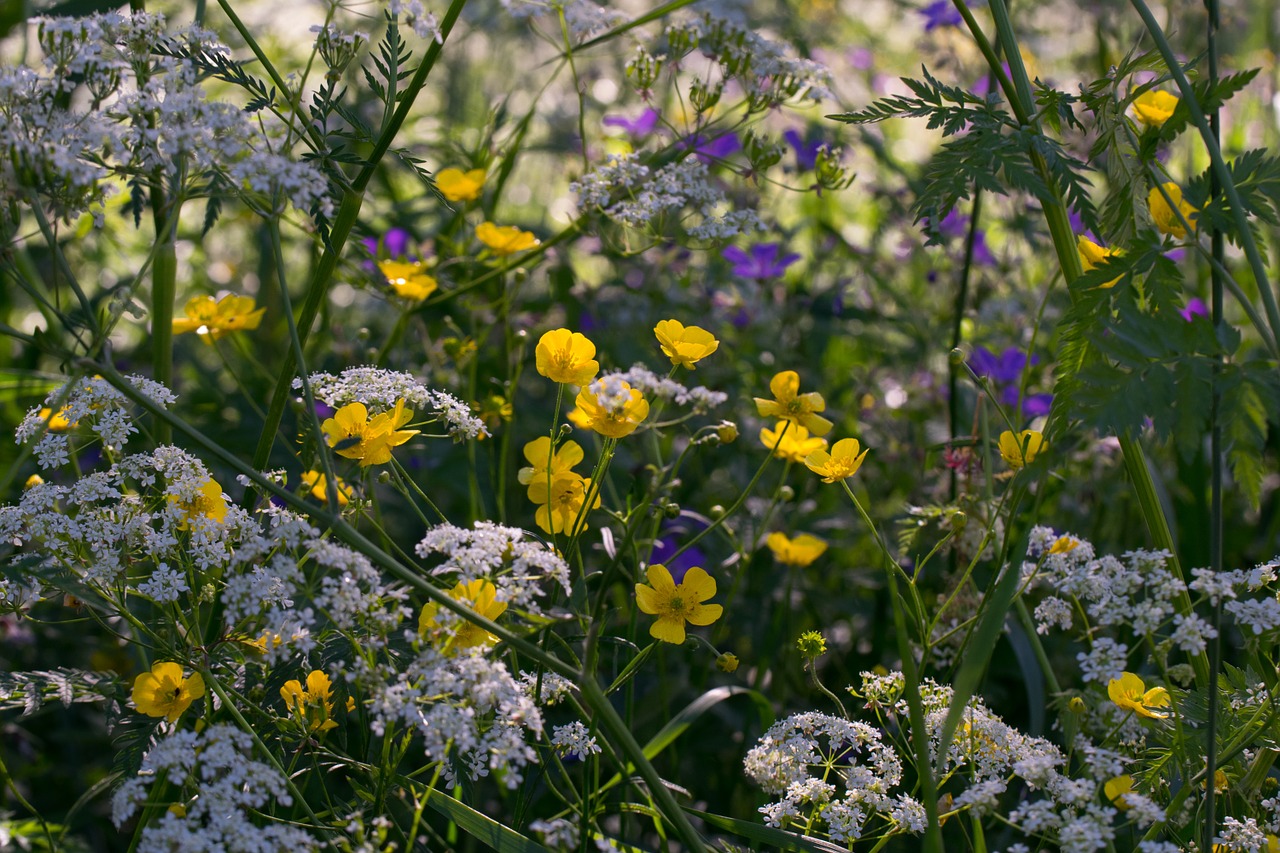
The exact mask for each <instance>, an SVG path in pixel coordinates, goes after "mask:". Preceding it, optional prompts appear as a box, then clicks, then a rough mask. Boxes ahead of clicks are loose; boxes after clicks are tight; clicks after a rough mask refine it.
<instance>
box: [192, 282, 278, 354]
mask: <svg viewBox="0 0 1280 853" xmlns="http://www.w3.org/2000/svg"><path fill="white" fill-rule="evenodd" d="M254 304H255V303H254V301H253V297H252V296H236V295H235V294H233V293H229V294H227V295H226V296H224V297H222V298H221V299H218V300H215V299H214V298H213V297H212V296H193V297H191V298H190V299H188V300H187V304H186V307H185V308H184V309H183V310H184V311H185V312H186V316H185V317H175V318H174V320H173V333H174V334H175V335H181V334H183V333H185V332H195V333H196V334H197V335H200V336H201V337H202V338H203V339H204V342H205V343H206V344H210V345H212V344H213V342H214V341H216V340H217V339H218V338H220V337H222V336H223V335H225V334H226V333H227V332H238V331H240V330H241V329H256V328H258V324H259V323H261V322H262V315H263V314H264V313H266V310H267V309H266V308H259V309H257V310H256V311H255V310H254V307H253V306H254Z"/></svg>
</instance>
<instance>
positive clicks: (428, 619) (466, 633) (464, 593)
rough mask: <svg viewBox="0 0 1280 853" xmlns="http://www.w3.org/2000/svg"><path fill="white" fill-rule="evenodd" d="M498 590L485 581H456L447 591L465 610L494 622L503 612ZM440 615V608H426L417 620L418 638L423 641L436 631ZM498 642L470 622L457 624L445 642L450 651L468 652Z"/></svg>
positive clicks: (481, 579) (503, 607) (433, 604)
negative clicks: (463, 605) (466, 650)
mask: <svg viewBox="0 0 1280 853" xmlns="http://www.w3.org/2000/svg"><path fill="white" fill-rule="evenodd" d="M497 594H498V588H497V587H495V586H494V585H493V584H492V583H490V582H489V581H488V580H486V579H485V578H476V579H475V580H473V581H459V582H458V583H457V584H456V585H455V586H454V587H453V589H451V590H449V597H450V598H452V599H453V600H454V601H456V602H458V603H459V604H465V605H466V606H467V608H468V609H470V610H472V611H474V612H475V613H477V614H479V615H480V616H483V617H484V618H486V619H488V620H489V621H490V622H496V621H497V620H498V617H499V616H501V615H502V614H503V613H505V612H506V611H507V603H506V602H505V601H498V600H497ZM439 615H440V605H438V604H435V603H434V602H433V603H431V604H427V605H425V606H424V607H423V608H422V614H421V615H420V616H419V617H418V635H419V636H421V637H426V636H427V635H428V634H431V633H432V632H433V629H434V628H435V627H436V617H437V616H439ZM496 642H498V638H497V637H496V636H494V635H493V634H490V633H489V632H488V631H486V630H485V629H484V628H481V627H480V626H479V625H476V624H475V623H473V622H467V621H460V622H459V623H458V625H457V627H456V628H454V630H453V634H452V635H451V636H450V637H449V638H448V639H447V640H446V641H445V645H446V646H447V647H448V648H450V649H454V650H456V649H470V648H474V647H476V646H491V645H493V644H494V643H496Z"/></svg>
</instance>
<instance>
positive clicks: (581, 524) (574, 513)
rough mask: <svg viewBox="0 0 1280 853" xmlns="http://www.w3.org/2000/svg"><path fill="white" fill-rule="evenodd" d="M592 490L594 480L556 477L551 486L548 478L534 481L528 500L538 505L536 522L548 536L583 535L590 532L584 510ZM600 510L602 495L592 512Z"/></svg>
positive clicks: (569, 473)
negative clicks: (598, 508)
mask: <svg viewBox="0 0 1280 853" xmlns="http://www.w3.org/2000/svg"><path fill="white" fill-rule="evenodd" d="M590 490H591V479H590V478H589V477H583V476H581V475H579V474H575V473H573V472H572V471H564V472H561V473H559V474H555V475H554V476H552V477H551V480H550V482H548V481H547V478H546V477H534V478H533V480H532V481H531V482H530V483H529V500H531V501H533V502H534V503H535V504H537V505H538V511H537V512H536V513H534V516H533V520H534V522H535V523H537V525H538V527H539V528H540V529H541V530H543V531H544V532H546V533H552V534H556V533H568V534H569V535H570V536H574V535H577V534H578V533H581V532H582V531H583V530H586V528H587V513H586V512H583V511H582V509H583V506H585V505H586V502H587V493H588V492H589V491H590ZM599 506H600V495H599V494H597V495H596V496H595V500H594V501H593V503H592V505H591V507H590V508H589V509H596V508H597V507H599ZM579 516H581V518H579ZM575 521H576V522H577V524H576V525H575V523H574V522H575Z"/></svg>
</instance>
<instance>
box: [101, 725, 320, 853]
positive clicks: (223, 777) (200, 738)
mask: <svg viewBox="0 0 1280 853" xmlns="http://www.w3.org/2000/svg"><path fill="white" fill-rule="evenodd" d="M252 751H253V738H252V737H251V736H250V735H249V734H248V733H247V732H242V731H240V730H239V729H237V728H235V727H234V726H228V725H222V724H219V725H213V726H210V727H209V728H207V729H205V730H204V731H203V732H200V733H197V732H192V731H178V732H174V733H172V734H170V735H169V736H168V737H167V738H165V739H164V740H162V741H160V742H159V743H157V744H156V745H155V746H154V747H152V748H151V750H150V751H148V752H147V754H146V755H145V756H144V757H143V759H142V767H141V769H140V770H139V773H138V775H137V776H135V777H134V778H132V779H130V780H128V781H126V782H125V783H124V784H123V785H121V786H120V787H119V788H117V789H116V793H115V796H114V797H113V798H112V819H113V820H114V821H115V824H116V826H123V825H124V823H125V821H127V820H128V819H129V818H130V817H131V816H132V815H133V813H134V812H135V811H137V809H138V807H139V806H140V805H142V803H144V802H145V801H146V799H147V788H148V786H149V785H151V784H152V783H153V782H156V781H164V782H167V783H168V785H169V789H168V790H170V791H171V792H173V793H171V794H170V796H173V797H175V799H177V800H178V803H177V804H178V805H181V806H182V807H183V808H182V810H175V809H170V810H168V811H166V812H165V813H164V814H162V815H161V816H160V817H159V818H157V819H154V820H152V821H151V822H150V823H148V824H147V826H146V828H145V829H143V830H142V837H141V839H140V842H139V844H138V850H139V851H140V853H152V851H154V852H155V853H161V851H171V850H222V851H226V853H275V851H279V853H296V851H299V850H316V849H319V847H320V845H319V842H318V841H317V840H316V839H315V838H312V837H311V836H310V835H308V834H307V833H306V832H304V831H302V830H301V829H299V828H297V827H296V826H291V825H289V824H286V823H279V822H264V823H263V824H262V825H260V826H259V825H257V824H255V823H253V821H252V820H251V815H252V814H253V813H255V812H259V811H261V810H262V809H263V808H264V807H265V806H266V805H267V804H268V803H269V802H270V801H271V800H275V801H276V802H278V803H280V804H281V805H289V804H290V803H291V802H292V798H291V797H290V796H289V792H288V787H287V785H286V783H285V778H284V776H282V775H281V774H280V773H279V772H278V771H276V769H275V768H273V767H270V766H268V765H266V764H263V763H262V762H260V761H254V760H253V759H252V758H250V757H249V756H250V755H251V754H252ZM179 811H185V813H184V814H179V813H178V812H179Z"/></svg>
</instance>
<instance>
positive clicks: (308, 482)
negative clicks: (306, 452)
mask: <svg viewBox="0 0 1280 853" xmlns="http://www.w3.org/2000/svg"><path fill="white" fill-rule="evenodd" d="M333 479H334V480H335V481H336V482H335V483H334V485H335V486H336V487H337V490H338V506H340V507H343V506H346V505H347V504H349V503H351V487H350V486H348V485H347V484H346V483H344V482H343V481H342V478H341V477H334V478H333ZM302 484H303V485H304V486H305V487H306V488H305V489H303V490H302V494H303V495H304V496H305V497H311V498H315V499H316V500H320V501H327V500H328V499H329V481H328V480H327V479H326V478H325V476H324V473H323V472H321V471H316V470H314V469H313V470H311V471H307V472H306V473H304V474H303V475H302Z"/></svg>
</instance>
